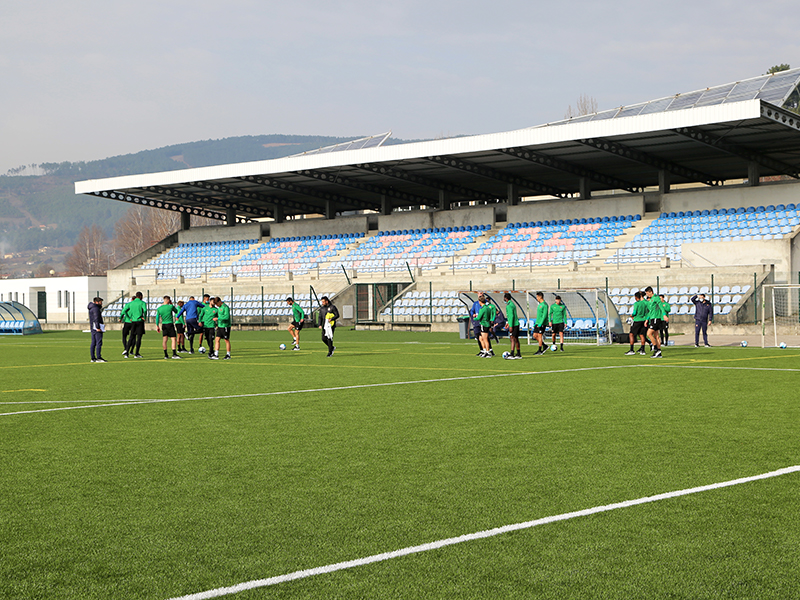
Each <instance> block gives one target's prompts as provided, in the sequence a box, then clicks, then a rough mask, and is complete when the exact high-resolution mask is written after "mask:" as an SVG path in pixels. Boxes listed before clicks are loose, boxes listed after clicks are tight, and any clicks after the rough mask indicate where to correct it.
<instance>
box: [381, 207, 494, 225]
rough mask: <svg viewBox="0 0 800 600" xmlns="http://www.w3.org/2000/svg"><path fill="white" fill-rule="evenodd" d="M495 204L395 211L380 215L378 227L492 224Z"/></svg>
mask: <svg viewBox="0 0 800 600" xmlns="http://www.w3.org/2000/svg"><path fill="white" fill-rule="evenodd" d="M495 206H498V205H495ZM495 206H476V207H470V208H457V209H454V210H423V211H409V212H395V213H392V214H391V215H380V216H379V217H378V229H379V230H380V231H392V230H397V229H430V228H432V227H464V226H466V225H492V226H494V220H495V216H494V215H495Z"/></svg>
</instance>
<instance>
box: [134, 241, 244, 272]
mask: <svg viewBox="0 0 800 600" xmlns="http://www.w3.org/2000/svg"><path fill="white" fill-rule="evenodd" d="M256 243H258V240H255V239H251V240H234V241H215V242H190V243H183V244H178V245H177V246H176V247H174V248H170V249H169V250H167V251H166V252H164V253H162V254H160V255H159V256H156V257H154V258H152V259H150V260H149V261H147V262H145V263H144V264H143V265H142V268H143V269H156V270H157V275H156V277H157V279H175V278H176V277H178V276H183V277H188V278H192V277H200V276H201V275H202V274H204V273H207V272H209V271H213V270H214V269H216V268H218V267H220V266H221V265H222V264H223V263H225V262H227V261H229V260H230V259H231V258H233V257H234V256H236V255H238V254H241V253H242V252H246V251H247V250H248V249H249V248H251V247H252V246H253V245H254V244H256Z"/></svg>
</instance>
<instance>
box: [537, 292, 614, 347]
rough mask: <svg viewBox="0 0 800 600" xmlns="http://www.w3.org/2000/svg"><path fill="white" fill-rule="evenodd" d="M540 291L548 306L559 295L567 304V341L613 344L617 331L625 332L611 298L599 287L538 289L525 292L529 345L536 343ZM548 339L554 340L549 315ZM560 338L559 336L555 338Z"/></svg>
mask: <svg viewBox="0 0 800 600" xmlns="http://www.w3.org/2000/svg"><path fill="white" fill-rule="evenodd" d="M537 291H541V292H542V293H543V294H544V301H545V303H547V305H548V311H549V308H550V307H552V306H553V304H555V303H556V296H559V297H560V298H561V303H562V304H563V305H564V306H565V308H566V311H565V315H564V317H565V327H564V341H565V342H569V343H571V344H610V343H611V342H612V341H613V335H614V333H619V332H621V331H622V322H621V320H620V317H619V313H618V312H617V309H616V307H615V306H614V304H613V302H611V301H610V300H609V299H608V296H607V295H606V293H605V290H600V289H597V288H586V289H570V290H547V289H545V290H536V291H528V292H525V303H526V309H527V310H526V311H525V312H526V313H527V315H526V317H527V318H526V323H525V327H524V328H523V329H525V330H527V334H528V344H532V343H534V339H533V327H534V325H535V323H536V311H537V309H538V308H539V301H538V300H537V299H536V293H537ZM545 340H549V341H550V343H552V340H553V337H552V329H551V327H550V318H549V317H548V320H547V329H546V331H545ZM556 341H558V338H556Z"/></svg>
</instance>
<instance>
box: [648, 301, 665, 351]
mask: <svg viewBox="0 0 800 600" xmlns="http://www.w3.org/2000/svg"><path fill="white" fill-rule="evenodd" d="M644 293H645V296H646V297H647V338H648V339H649V340H650V342H651V343H652V344H653V355H652V356H651V357H650V358H661V337H660V335H659V333H660V331H661V328H662V327H663V326H664V308H663V307H662V306H661V298H659V297H658V296H656V295H655V293H654V292H653V288H652V287H650V286H647V287H646V288H645V289H644Z"/></svg>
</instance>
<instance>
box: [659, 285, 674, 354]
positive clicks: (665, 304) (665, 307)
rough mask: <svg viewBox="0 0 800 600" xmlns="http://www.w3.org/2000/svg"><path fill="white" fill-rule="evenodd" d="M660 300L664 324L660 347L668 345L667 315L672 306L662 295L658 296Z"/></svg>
mask: <svg viewBox="0 0 800 600" xmlns="http://www.w3.org/2000/svg"><path fill="white" fill-rule="evenodd" d="M658 297H659V298H660V299H661V312H662V313H664V324H663V325H662V327H661V345H662V346H666V345H667V344H668V343H669V313H670V312H672V306H671V305H670V303H669V302H667V300H666V298H664V294H660V295H659V296H658Z"/></svg>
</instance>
